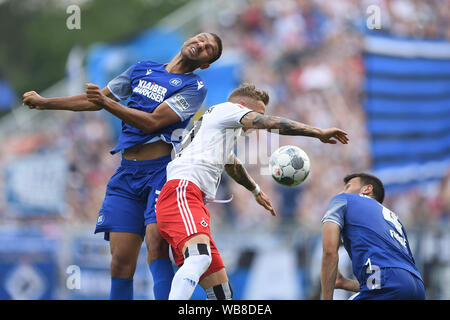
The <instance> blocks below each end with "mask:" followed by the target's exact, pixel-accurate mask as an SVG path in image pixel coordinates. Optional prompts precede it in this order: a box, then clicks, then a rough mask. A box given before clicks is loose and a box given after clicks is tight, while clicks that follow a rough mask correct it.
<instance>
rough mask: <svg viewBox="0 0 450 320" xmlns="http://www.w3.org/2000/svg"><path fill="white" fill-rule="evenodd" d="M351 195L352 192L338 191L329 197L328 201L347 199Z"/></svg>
mask: <svg viewBox="0 0 450 320" xmlns="http://www.w3.org/2000/svg"><path fill="white" fill-rule="evenodd" d="M351 196H352V193H339V194H337V195H335V196H334V197H333V198H331V200H330V202H339V201H347V200H348V199H349V198H350V197H351Z"/></svg>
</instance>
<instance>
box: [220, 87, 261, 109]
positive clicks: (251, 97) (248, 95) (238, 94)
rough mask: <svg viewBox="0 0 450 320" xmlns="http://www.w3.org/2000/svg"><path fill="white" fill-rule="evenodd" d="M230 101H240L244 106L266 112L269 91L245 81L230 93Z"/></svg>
mask: <svg viewBox="0 0 450 320" xmlns="http://www.w3.org/2000/svg"><path fill="white" fill-rule="evenodd" d="M228 101H230V102H233V103H239V104H240V105H243V106H244V107H247V108H249V109H252V110H253V111H256V112H258V113H261V114H264V112H265V111H266V105H267V104H268V103H269V94H268V93H267V91H264V90H261V89H258V88H256V86H255V85H254V84H251V83H243V84H241V85H240V86H239V87H238V88H236V89H234V91H233V92H232V93H231V94H230V95H229V97H228Z"/></svg>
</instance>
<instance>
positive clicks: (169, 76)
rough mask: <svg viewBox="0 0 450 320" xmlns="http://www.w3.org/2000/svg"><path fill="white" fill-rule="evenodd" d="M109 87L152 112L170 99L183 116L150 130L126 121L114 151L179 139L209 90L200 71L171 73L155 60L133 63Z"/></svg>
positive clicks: (120, 97) (174, 107) (115, 92)
mask: <svg viewBox="0 0 450 320" xmlns="http://www.w3.org/2000/svg"><path fill="white" fill-rule="evenodd" d="M107 87H108V89H109V90H110V91H111V93H112V94H113V95H114V96H115V97H116V98H117V99H118V100H127V99H128V98H129V99H130V100H129V102H128V107H129V108H134V109H138V110H141V111H145V112H148V113H152V112H153V111H154V110H155V108H156V107H158V105H160V104H161V103H162V102H166V103H167V104H168V105H169V107H170V108H171V109H172V110H173V111H174V112H175V113H176V114H177V115H178V116H179V117H180V121H178V122H176V123H173V124H171V125H169V126H167V127H164V128H162V129H160V130H158V131H157V132H153V133H150V134H148V133H144V132H142V131H141V130H139V129H137V128H135V127H133V126H131V125H129V124H127V123H125V122H122V132H121V134H120V136H119V141H118V143H117V145H116V147H115V148H114V149H113V150H111V153H112V154H114V153H116V152H118V151H121V150H124V149H127V148H129V147H132V146H135V145H140V144H145V143H150V142H154V141H157V140H163V141H165V142H167V143H173V144H177V143H179V142H180V139H181V137H182V134H183V129H185V128H186V126H187V125H188V123H189V120H190V119H191V118H192V116H193V115H194V114H195V113H196V112H197V111H198V110H199V109H200V107H201V105H202V103H203V100H204V99H205V96H206V91H207V89H206V86H205V84H204V83H203V81H202V80H201V78H200V77H199V76H198V75H196V74H194V73H187V74H180V73H170V72H167V70H166V68H165V66H164V64H160V63H155V62H152V61H143V62H138V63H136V64H134V65H132V66H131V67H130V68H128V69H127V70H126V71H125V72H123V73H122V74H120V75H119V76H117V77H116V78H114V79H113V80H111V81H110V82H109V83H108V85H107Z"/></svg>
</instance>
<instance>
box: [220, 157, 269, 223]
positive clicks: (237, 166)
mask: <svg viewBox="0 0 450 320" xmlns="http://www.w3.org/2000/svg"><path fill="white" fill-rule="evenodd" d="M233 157H234V160H233V163H232V164H226V165H225V171H226V172H227V174H228V175H229V176H230V177H231V178H233V180H234V181H236V182H237V183H239V184H240V185H242V186H244V187H245V188H246V189H247V190H248V191H251V192H252V193H253V195H254V196H255V200H256V202H258V203H259V204H260V205H262V206H263V207H264V208H265V209H267V210H268V211H270V213H271V214H272V215H273V216H276V215H277V214H276V212H275V210H274V209H273V207H272V205H271V203H270V200H269V197H268V196H267V195H266V194H265V193H264V192H263V191H261V190H260V189H259V186H258V185H257V184H256V182H255V181H254V180H253V178H252V177H251V176H250V175H249V174H248V172H247V170H245V167H244V165H243V164H242V162H241V161H239V159H238V158H236V156H234V155H233Z"/></svg>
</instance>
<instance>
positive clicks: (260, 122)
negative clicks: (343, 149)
mask: <svg viewBox="0 0 450 320" xmlns="http://www.w3.org/2000/svg"><path fill="white" fill-rule="evenodd" d="M241 123H242V124H243V125H244V128H245V129H266V130H275V129H276V130H278V133H279V134H282V135H289V136H306V137H314V138H318V139H319V140H320V141H322V142H323V143H331V144H336V143H337V142H336V140H338V141H339V142H341V143H343V144H347V143H348V137H347V133H346V132H345V131H343V130H341V129H338V128H329V129H320V128H315V127H311V126H309V125H306V124H304V123H301V122H297V121H293V120H290V119H287V118H282V117H276V116H268V115H263V114H260V113H258V112H249V113H247V114H246V115H245V116H244V117H242V119H241ZM333 138H334V139H336V140H333Z"/></svg>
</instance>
